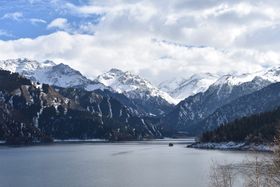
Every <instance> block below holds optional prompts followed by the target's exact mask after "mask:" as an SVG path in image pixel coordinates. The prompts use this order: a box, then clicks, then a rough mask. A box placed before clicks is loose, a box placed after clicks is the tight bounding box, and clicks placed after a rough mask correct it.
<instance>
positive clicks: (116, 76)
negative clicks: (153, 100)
mask: <svg viewBox="0 0 280 187" xmlns="http://www.w3.org/2000/svg"><path fill="white" fill-rule="evenodd" d="M97 80H98V81H99V82H101V83H103V84H104V85H105V86H109V87H111V88H113V89H114V90H115V91H117V92H118V93H126V94H128V95H129V96H130V97H137V95H135V94H133V92H135V91H136V92H138V93H139V94H140V95H141V94H149V95H151V96H152V97H161V98H162V99H165V100H166V101H167V102H169V103H174V102H175V101H174V99H172V97H170V96H169V95H168V94H167V93H165V92H163V91H161V90H159V89H158V88H157V87H155V86H153V85H152V84H151V83H150V82H149V81H147V80H145V79H143V78H141V77H140V76H138V75H134V74H132V73H131V72H129V71H126V72H123V71H121V70H119V69H111V70H110V71H108V72H106V73H104V74H103V75H100V76H98V77H97Z"/></svg>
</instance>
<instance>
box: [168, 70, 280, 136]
mask: <svg viewBox="0 0 280 187" xmlns="http://www.w3.org/2000/svg"><path fill="white" fill-rule="evenodd" d="M276 82H280V68H272V69H268V70H264V71H260V72H256V73H251V74H243V75H240V76H236V75H225V76H222V77H221V78H219V79H218V80H217V81H216V82H215V83H214V84H212V85H211V86H210V87H209V88H208V89H207V90H206V91H205V92H201V93H198V94H195V95H194V96H190V97H188V98H186V99H185V100H183V101H181V102H180V103H179V104H178V105H177V106H176V108H175V109H174V110H173V111H172V112H170V113H169V114H168V115H167V116H166V117H165V118H164V120H163V121H164V123H165V124H166V125H169V126H170V125H171V126H173V128H174V127H175V128H177V129H181V130H186V131H189V132H191V131H193V130H194V128H195V124H197V123H199V122H201V121H202V120H204V119H205V118H207V117H208V116H209V115H211V114H212V113H214V112H215V111H216V110H217V109H218V108H220V107H222V106H224V105H226V104H228V103H230V102H232V101H234V100H235V99H238V98H240V97H242V96H245V95H248V94H251V93H254V92H256V91H258V90H261V89H262V88H264V87H266V86H268V85H270V84H272V83H276ZM255 102H258V101H257V100H256V101H255Z"/></svg>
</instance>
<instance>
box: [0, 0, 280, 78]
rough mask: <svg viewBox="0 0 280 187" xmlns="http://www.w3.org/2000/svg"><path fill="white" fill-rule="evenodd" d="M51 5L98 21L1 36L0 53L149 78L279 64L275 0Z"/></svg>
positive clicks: (56, 23)
mask: <svg viewBox="0 0 280 187" xmlns="http://www.w3.org/2000/svg"><path fill="white" fill-rule="evenodd" d="M55 2H57V1H55ZM57 6H60V7H58V8H61V9H63V11H62V12H65V11H68V12H69V13H71V16H75V15H76V16H77V17H82V19H83V18H85V17H86V18H89V17H90V16H94V15H99V16H101V19H100V21H99V23H97V24H96V23H94V22H90V21H88V20H89V19H87V21H86V22H81V24H79V25H77V22H75V23H73V22H71V21H70V20H71V19H68V20H67V17H66V16H65V18H57V19H54V20H53V21H52V22H51V23H49V25H48V26H47V28H49V29H51V28H53V29H55V30H61V32H56V31H55V33H53V34H50V35H46V36H41V37H38V38H36V39H20V40H14V41H1V42H0V48H1V51H0V58H2V59H5V58H17V57H29V58H34V59H38V60H45V59H51V60H54V61H57V62H63V63H66V64H69V65H71V66H72V67H74V68H76V69H78V70H80V71H81V72H82V73H84V74H86V75H89V76H91V77H94V76H96V75H98V74H99V73H101V72H104V71H107V70H108V69H110V68H112V67H116V68H120V69H123V70H130V71H134V72H136V73H139V74H140V75H143V76H144V77H146V78H148V79H149V80H151V81H152V82H156V83H157V82H160V81H161V80H163V79H167V78H169V77H174V76H180V75H181V76H189V75H190V74H193V73H199V72H212V73H229V72H240V73H243V72H248V71H250V72H252V71H256V70H260V69H262V68H263V67H267V66H276V65H279V62H280V61H279V60H280V46H279V44H280V37H278V33H279V31H280V27H279V20H280V3H277V2H276V1H273V0H267V1H265V2H264V1H261V0H248V1H246V2H245V1H242V0H237V1H231V0H224V1H218V0H208V1H205V0H188V1H181V0H173V1H170V0H161V1H155V0H154V1H148V0H130V1H122V0H118V1H103V0H94V1H90V3H88V4H84V5H80V6H78V5H74V4H71V3H69V2H68V3H67V2H65V3H61V4H59V5H57ZM63 16H64V15H63ZM62 31H63V32H62ZM69 33H72V34H69ZM79 33H80V34H79ZM81 33H88V34H81ZM92 33H94V34H92ZM201 46H203V47H201Z"/></svg>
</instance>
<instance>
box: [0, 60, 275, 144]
mask: <svg viewBox="0 0 280 187" xmlns="http://www.w3.org/2000/svg"><path fill="white" fill-rule="evenodd" d="M0 69H3V70H6V71H9V72H12V73H18V74H11V73H10V74H9V73H4V72H6V71H3V72H2V74H3V76H2V79H5V78H4V75H6V76H7V77H9V76H12V77H14V76H16V75H17V76H18V77H19V78H17V79H16V80H19V79H20V80H21V79H24V80H27V81H29V83H28V84H26V83H24V84H19V83H16V82H13V81H11V80H9V81H10V82H11V83H12V84H15V85H17V87H14V88H13V89H9V90H7V89H6V88H2V89H1V90H0V91H1V93H4V96H5V97H4V96H3V97H4V98H6V99H4V100H3V103H2V105H3V106H2V107H0V108H2V111H0V112H1V113H2V118H3V119H7V124H9V123H13V122H14V123H15V124H14V126H16V127H17V128H16V129H18V125H19V126H20V124H24V125H26V127H32V128H31V129H33V130H34V129H36V132H40V133H39V134H37V135H36V136H37V139H38V136H40V137H53V138H61V139H65V138H95V137H99V138H101V137H102V138H107V139H112V140H120V139H142V138H148V137H150V138H154V137H163V136H173V135H174V134H176V133H178V132H183V133H184V134H186V135H198V134H201V133H203V132H205V131H208V130H211V129H215V128H217V127H219V126H220V125H222V124H226V123H229V122H231V121H233V120H235V119H239V118H241V117H244V116H248V115H253V114H257V113H260V112H266V111H269V110H273V109H274V108H276V107H278V106H279V105H280V103H279V102H278V100H279V94H278V93H279V90H278V87H279V84H278V82H280V68H279V67H275V68H269V69H266V70H263V71H259V72H255V73H247V74H241V75H223V76H218V75H216V74H210V73H202V74H195V75H192V76H190V77H187V78H183V77H179V78H175V79H171V80H167V81H164V82H162V83H160V84H159V85H158V87H157V86H155V85H153V84H152V83H151V82H149V81H148V80H146V79H144V78H141V77H140V76H139V75H135V74H133V73H131V72H128V71H122V70H119V69H115V68H113V69H111V70H109V71H108V72H105V73H103V74H101V75H99V76H97V77H96V78H95V79H93V80H91V79H89V78H87V77H86V76H84V75H82V74H81V73H80V72H79V71H77V70H75V69H73V68H71V67H70V66H68V65H65V64H56V63H54V62H52V61H44V62H38V61H36V60H30V59H26V58H22V59H10V60H2V61H0ZM7 77H6V79H7ZM21 81H22V80H21ZM21 81H20V82H21ZM2 83H3V84H4V85H5V84H6V82H2ZM42 83H43V84H42ZM26 85H27V87H28V89H23V87H26ZM40 85H41V86H40ZM42 85H44V89H42V87H43V86H42ZM46 87H47V89H46ZM30 88H32V89H31V90H33V91H34V92H35V93H36V94H37V96H36V97H37V98H33V96H34V97H35V95H36V94H35V93H33V92H30ZM34 94H35V95H34ZM38 94H39V95H38ZM41 95H44V96H46V97H47V98H50V99H44V97H42V96H41ZM17 97H19V98H20V99H19V100H16V101H14V100H13V99H14V98H17ZM11 98H13V99H12V100H11ZM35 100H37V105H38V106H37V105H35V104H34V103H32V102H31V103H30V102H29V101H35ZM45 100H47V101H45ZM17 101H21V102H22V103H20V102H19V103H20V104H19V105H21V106H24V107H25V108H29V107H31V106H32V108H33V109H32V110H34V111H33V112H32V115H31V114H30V115H31V116H30V117H29V118H28V119H24V120H23V121H22V120H21V118H19V117H18V116H17V115H16V116H14V112H11V110H12V111H16V112H15V113H16V114H20V115H19V116H24V115H23V110H22V109H21V110H18V108H16V107H15V106H14V105H13V104H14V103H16V102H17ZM55 101H59V104H58V103H56V102H55ZM11 103H12V104H11ZM24 103H25V104H24ZM40 103H41V104H40ZM42 103H46V104H42ZM33 105H34V106H33ZM73 107H74V108H73ZM58 108H60V110H58ZM35 109H36V110H35ZM62 109H63V110H62ZM28 110H31V109H28ZM35 111H36V112H35ZM44 111H48V112H47V114H46V116H45V117H38V115H39V116H41V114H45V113H44ZM62 111H63V112H62ZM69 111H71V115H70V114H69ZM78 114H79V115H78ZM36 116H37V117H36ZM42 116H44V115H42ZM73 116H75V117H73ZM78 116H80V117H78ZM14 118H16V119H19V120H15V119H14ZM66 118H67V120H66ZM70 118H71V119H70ZM42 119H45V120H44V121H43V120H42ZM74 119H75V120H74ZM41 120H42V121H41ZM63 120H66V121H67V123H68V124H70V125H69V126H70V127H69V126H65V125H63V124H62V121H63ZM79 120H80V122H78V121H79ZM84 120H86V122H85V121H84ZM87 120H88V121H87ZM58 121H60V122H58ZM81 121H83V124H81ZM64 122H65V121H64ZM47 123H50V124H49V126H48V124H47ZM91 123H92V124H95V125H93V126H91V125H90V124H91ZM37 124H38V125H37ZM78 124H79V125H78ZM113 124H116V126H114V125H113ZM79 126H81V129H80V128H79ZM5 128H8V127H5ZM5 128H4V129H5ZM74 129H75V130H74ZM62 130H63V133H62ZM7 132H8V131H5V133H6V134H7ZM34 132H35V131H34ZM5 133H4V134H5ZM20 134H22V132H21V133H20ZM0 135H1V133H0ZM5 136H7V135H5ZM0 137H1V136H0ZM35 139H36V138H35Z"/></svg>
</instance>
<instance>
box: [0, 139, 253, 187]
mask: <svg viewBox="0 0 280 187" xmlns="http://www.w3.org/2000/svg"><path fill="white" fill-rule="evenodd" d="M169 142H170V140H168V141H148V142H128V143H87V144H56V145H49V146H30V147H18V148H11V147H0V186H1V187H2V186H3V187H6V186H7V187H10V186H11V187H18V186H20V187H33V186H34V187H44V186H46V187H47V186H48V187H63V186H65V187H84V186H85V187H110V186H114V187H127V186H129V187H143V186H149V187H165V186H168V187H169V186H172V187H176V186H178V187H181V186H184V187H200V186H201V187H203V186H207V184H208V176H209V166H210V165H211V163H212V161H213V160H214V161H217V162H227V163H228V162H230V163H241V162H242V161H244V160H246V159H250V158H253V157H254V156H255V155H254V154H252V153H246V152H229V151H215V150H198V149H190V148H186V143H187V141H185V140H181V141H177V142H175V144H174V146H173V147H169V146H168V143H169Z"/></svg>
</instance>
